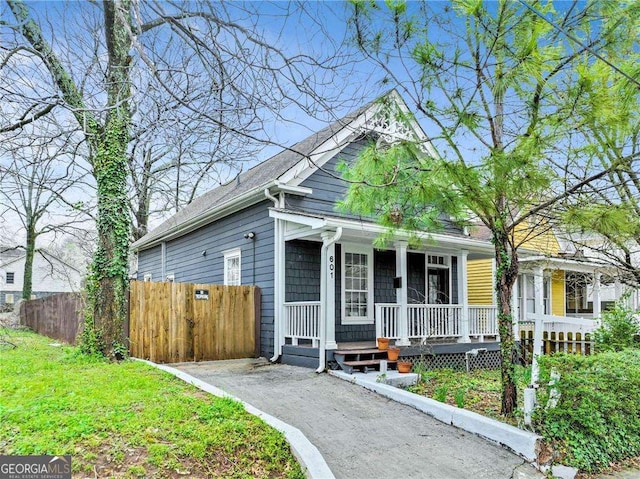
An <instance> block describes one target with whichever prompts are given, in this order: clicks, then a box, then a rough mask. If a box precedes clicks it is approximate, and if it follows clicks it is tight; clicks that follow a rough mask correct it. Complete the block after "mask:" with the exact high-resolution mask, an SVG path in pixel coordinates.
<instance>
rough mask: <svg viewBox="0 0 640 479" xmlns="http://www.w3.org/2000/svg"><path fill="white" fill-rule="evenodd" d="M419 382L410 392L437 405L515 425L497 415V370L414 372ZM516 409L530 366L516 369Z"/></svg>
mask: <svg viewBox="0 0 640 479" xmlns="http://www.w3.org/2000/svg"><path fill="white" fill-rule="evenodd" d="M414 372H416V373H419V374H420V381H419V382H418V384H417V385H416V386H412V387H411V388H409V391H411V392H413V393H416V394H420V395H421V396H427V397H430V398H432V399H435V400H437V401H440V402H444V403H447V404H450V405H452V406H456V407H459V408H463V409H468V410H470V411H474V412H477V413H478V414H482V415H483V416H487V417H490V418H493V419H498V420H500V421H505V422H509V423H510V424H513V425H517V424H516V420H515V419H514V418H505V417H504V416H501V415H500V406H501V400H500V391H501V385H500V371H499V370H485V369H476V370H473V371H471V372H469V373H467V372H463V371H454V370H452V369H435V370H429V371H426V370H423V369H420V368H417V369H414ZM516 375H517V377H516V385H517V387H518V400H519V407H522V391H523V390H524V388H525V387H526V386H527V384H528V382H529V380H530V378H531V367H527V368H524V367H521V366H517V367H516Z"/></svg>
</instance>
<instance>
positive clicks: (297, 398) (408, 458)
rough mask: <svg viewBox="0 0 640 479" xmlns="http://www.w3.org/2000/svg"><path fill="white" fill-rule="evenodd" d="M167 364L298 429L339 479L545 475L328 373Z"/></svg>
mask: <svg viewBox="0 0 640 479" xmlns="http://www.w3.org/2000/svg"><path fill="white" fill-rule="evenodd" d="M172 366H174V367H176V368H177V369H180V370H182V371H184V372H186V373H188V374H191V375H192V376H195V377H196V378H199V379H201V380H203V381H206V382H208V383H210V384H212V385H214V386H216V387H218V388H220V389H222V390H225V391H227V392H228V393H230V394H233V395H234V396H236V397H238V398H240V399H242V400H243V401H245V402H247V403H249V404H251V405H252V406H254V407H257V408H258V409H261V410H262V411H264V412H266V413H268V414H271V415H272V416H275V417H277V418H278V419H281V420H282V421H285V422H287V423H289V424H291V425H292V426H295V427H297V428H298V429H300V430H301V431H302V432H303V433H304V434H305V435H306V436H307V438H308V439H309V440H310V441H311V442H312V443H313V444H314V445H315V446H316V447H317V448H318V449H319V450H320V452H321V453H322V455H323V456H324V458H325V460H326V461H327V463H328V464H329V467H330V468H331V470H332V471H333V473H334V474H335V476H336V478H338V479H359V478H362V479H378V478H380V479H382V478H384V479H387V478H388V477H402V478H404V479H409V478H420V479H429V478H433V479H465V478H474V479H484V478H486V479H510V478H512V477H519V478H524V477H531V478H534V477H542V476H541V475H540V474H539V473H537V471H535V470H534V469H533V468H532V467H531V466H529V465H524V466H523V462H524V461H523V460H522V459H520V458H519V457H517V456H516V455H514V454H511V453H510V452H508V451H506V450H505V449H502V448H501V447H499V446H496V445H493V444H490V443H489V442H487V441H485V440H483V439H480V438H478V437H476V436H474V435H472V434H469V433H466V432H464V431H461V430H459V429H456V428H454V427H451V426H447V425H445V424H442V423H440V422H438V421H436V420H435V419H433V418H431V417H429V416H426V415H424V414H422V413H420V412H418V411H416V410H415V409H412V408H410V407H407V406H403V405H401V404H398V403H395V402H393V401H391V400H388V399H384V398H382V397H380V396H378V395H377V394H375V393H373V392H370V391H367V390H365V389H364V388H361V387H359V386H355V385H352V384H349V383H347V382H345V381H341V380H339V379H336V378H333V377H330V376H329V375H327V374H316V373H315V372H313V371H312V370H310V369H304V368H297V367H293V366H286V365H272V364H269V363H265V362H262V361H258V360H250V361H246V360H238V361H216V362H205V363H182V364H174V365H172Z"/></svg>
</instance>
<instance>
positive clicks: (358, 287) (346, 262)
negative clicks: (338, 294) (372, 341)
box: [342, 245, 373, 324]
mask: <svg viewBox="0 0 640 479" xmlns="http://www.w3.org/2000/svg"><path fill="white" fill-rule="evenodd" d="M342 323H343V324H371V323H373V248H372V247H370V248H367V247H360V246H352V245H343V246H342Z"/></svg>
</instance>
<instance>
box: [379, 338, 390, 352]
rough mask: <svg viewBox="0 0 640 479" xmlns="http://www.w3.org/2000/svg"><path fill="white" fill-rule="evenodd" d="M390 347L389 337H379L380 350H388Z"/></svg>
mask: <svg viewBox="0 0 640 479" xmlns="http://www.w3.org/2000/svg"><path fill="white" fill-rule="evenodd" d="M388 347H389V338H378V349H379V350H380V351H386V350H387V348H388Z"/></svg>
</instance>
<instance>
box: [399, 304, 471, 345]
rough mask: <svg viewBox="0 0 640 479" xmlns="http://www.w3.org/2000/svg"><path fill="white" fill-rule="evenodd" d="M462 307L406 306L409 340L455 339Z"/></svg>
mask: <svg viewBox="0 0 640 479" xmlns="http://www.w3.org/2000/svg"><path fill="white" fill-rule="evenodd" d="M461 317H462V306H461V305H458V304H409V305H407V321H408V325H407V326H408V328H407V329H408V332H409V334H408V336H409V338H410V339H412V338H417V339H426V338H457V337H460V336H461V333H460V318H461Z"/></svg>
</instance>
